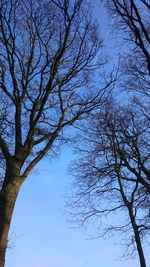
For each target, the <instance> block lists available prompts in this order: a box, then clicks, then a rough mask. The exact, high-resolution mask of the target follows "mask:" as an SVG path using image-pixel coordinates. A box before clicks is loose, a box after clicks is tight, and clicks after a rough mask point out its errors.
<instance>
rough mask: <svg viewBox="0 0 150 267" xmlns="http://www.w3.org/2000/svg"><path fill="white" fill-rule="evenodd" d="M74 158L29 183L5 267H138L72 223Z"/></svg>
mask: <svg viewBox="0 0 150 267" xmlns="http://www.w3.org/2000/svg"><path fill="white" fill-rule="evenodd" d="M98 15H99V20H100V23H101V24H102V25H105V26H104V27H103V35H105V33H106V32H107V30H108V28H107V23H106V22H105V12H104V10H103V9H102V7H101V10H99V9H95V16H96V17H98ZM108 38H109V36H108ZM109 43H110V42H109ZM72 157H73V156H72V154H71V151H70V149H69V148H68V149H67V148H65V149H62V152H61V155H60V157H59V158H56V159H53V160H50V159H48V158H46V159H45V160H43V161H42V162H41V163H40V164H39V165H38V166H37V167H36V169H35V171H34V172H33V173H32V174H31V175H30V177H29V178H28V179H27V181H26V182H25V183H24V185H23V187H22V189H21V192H20V194H19V196H18V199H17V203H16V207H15V211H14V216H13V221H12V225H11V230H10V236H9V246H10V248H9V249H8V252H7V261H6V267H139V263H138V261H137V260H128V261H125V262H123V261H121V260H120V259H119V256H120V255H121V249H120V247H119V245H116V244H115V243H116V240H115V239H113V237H112V238H111V239H109V240H104V239H89V235H90V229H89V230H88V231H83V230H81V229H72V228H71V225H70V224H69V223H68V222H67V216H66V214H63V212H62V210H63V207H64V202H65V195H66V194H67V188H68V186H69V179H70V177H68V176H67V175H66V168H67V166H68V164H69V162H70V160H71V159H72ZM149 263H150V262H149Z"/></svg>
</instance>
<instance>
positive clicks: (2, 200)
mask: <svg viewBox="0 0 150 267" xmlns="http://www.w3.org/2000/svg"><path fill="white" fill-rule="evenodd" d="M8 180H10V179H8ZM19 189H20V183H19V178H18V177H15V178H11V182H9V183H8V184H7V185H6V186H4V188H3V189H2V191H1V193H0V267H4V266H5V255H6V249H7V246H8V233H9V228H10V223H11V219H12V214H13V209H14V206H15V202H16V198H17V195H18V192H19Z"/></svg>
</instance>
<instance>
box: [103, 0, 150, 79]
mask: <svg viewBox="0 0 150 267" xmlns="http://www.w3.org/2000/svg"><path fill="white" fill-rule="evenodd" d="M107 5H108V11H109V12H110V13H111V15H113V16H114V17H115V23H114V28H115V31H117V32H118V33H120V35H121V37H122V39H123V40H124V42H126V43H127V45H128V47H127V50H128V51H129V57H128V61H130V65H131V63H132V65H134V68H135V69H136V70H137V71H138V70H139V71H140V73H141V71H143V73H144V74H147V73H149V74H150V54H149V46H150V22H149V21H150V4H149V3H148V1H143V0H140V1H137V0H130V1H127V0H125V1H124V0H121V1H119V0H108V1H107ZM130 56H131V58H130ZM129 68H130V66H129Z"/></svg>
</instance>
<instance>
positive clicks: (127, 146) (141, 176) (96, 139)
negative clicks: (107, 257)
mask: <svg viewBox="0 0 150 267" xmlns="http://www.w3.org/2000/svg"><path fill="white" fill-rule="evenodd" d="M115 106H117V107H115ZM149 130H150V125H149V121H147V122H146V121H145V117H140V116H139V114H138V115H137V113H136V112H135V110H132V109H131V108H129V107H126V108H125V107H122V106H120V107H119V104H118V103H117V102H111V101H109V102H106V103H105V104H104V105H103V109H102V110H101V111H99V112H97V113H94V114H93V115H92V116H91V118H90V117H89V121H88V122H87V124H86V125H85V126H84V127H82V134H83V135H82V138H81V146H78V148H77V151H78V155H79V158H78V160H77V161H76V163H74V164H72V165H71V166H72V167H71V168H72V171H73V174H74V175H75V185H74V188H75V191H74V193H75V195H74V196H75V198H74V201H73V202H71V204H73V207H74V208H75V213H73V216H74V215H75V218H77V219H79V222H81V223H82V224H84V223H85V222H87V221H89V220H91V219H92V220H93V219H95V221H97V223H98V222H99V218H101V217H102V218H103V221H104V224H105V225H107V226H106V227H103V224H102V225H101V234H102V235H103V234H106V233H109V232H111V231H121V233H122V235H123V236H126V243H125V245H126V246H127V248H128V252H129V251H130V252H129V254H128V255H131V254H132V252H135V248H136V249H137V252H138V255H139V260H140V266H141V267H146V261H145V256H144V249H143V240H144V238H146V236H147V235H148V234H149V230H150V220H149V207H148V206H147V204H148V202H149V199H150V191H149V189H150V178H149V167H150V166H149V157H150V153H149V148H150V147H149V146H150V143H149V139H148V137H147V135H148V133H149ZM71 207H72V205H71ZM116 214H118V216H120V218H121V217H122V218H123V221H122V222H121V219H120V220H118V219H117V218H116V220H115V215H116ZM108 215H109V216H110V219H109V218H108V219H107V220H104V217H105V216H107V217H108ZM112 218H113V220H112ZM110 221H111V223H110ZM117 221H118V222H117ZM102 229H103V230H102Z"/></svg>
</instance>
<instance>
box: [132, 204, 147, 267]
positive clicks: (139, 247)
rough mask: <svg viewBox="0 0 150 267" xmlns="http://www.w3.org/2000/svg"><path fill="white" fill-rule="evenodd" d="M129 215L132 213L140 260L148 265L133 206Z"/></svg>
mask: <svg viewBox="0 0 150 267" xmlns="http://www.w3.org/2000/svg"><path fill="white" fill-rule="evenodd" d="M129 215H130V219H131V224H132V227H133V231H134V237H135V242H136V246H137V251H138V255H139V260H140V266H141V267H146V261H145V256H144V251H143V247H142V242H141V237H140V233H139V230H138V226H137V224H136V221H135V216H134V214H133V210H132V208H129Z"/></svg>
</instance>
